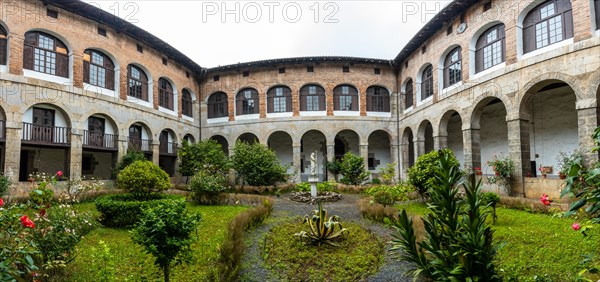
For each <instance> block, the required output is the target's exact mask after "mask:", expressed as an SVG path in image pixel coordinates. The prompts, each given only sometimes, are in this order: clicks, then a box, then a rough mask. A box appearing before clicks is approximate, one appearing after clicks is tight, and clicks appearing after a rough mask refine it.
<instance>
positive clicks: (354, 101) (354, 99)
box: [351, 94, 358, 111]
mask: <svg viewBox="0 0 600 282" xmlns="http://www.w3.org/2000/svg"><path fill="white" fill-rule="evenodd" d="M351 110H352V111H358V94H357V95H352V109H351Z"/></svg>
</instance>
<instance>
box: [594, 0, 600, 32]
mask: <svg viewBox="0 0 600 282" xmlns="http://www.w3.org/2000/svg"><path fill="white" fill-rule="evenodd" d="M594 6H595V8H596V29H600V0H594Z"/></svg>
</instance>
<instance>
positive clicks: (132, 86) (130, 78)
mask: <svg viewBox="0 0 600 282" xmlns="http://www.w3.org/2000/svg"><path fill="white" fill-rule="evenodd" d="M127 86H128V87H129V90H128V91H127V95H129V96H131V97H135V98H138V99H140V100H144V101H148V76H146V73H144V71H142V70H141V69H140V68H138V67H136V66H134V65H129V66H127Z"/></svg>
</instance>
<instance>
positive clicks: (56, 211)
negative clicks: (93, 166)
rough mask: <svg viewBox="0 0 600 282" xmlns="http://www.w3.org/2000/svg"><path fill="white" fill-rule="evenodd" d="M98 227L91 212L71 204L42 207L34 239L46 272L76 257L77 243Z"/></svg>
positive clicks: (51, 273) (63, 265) (50, 274)
mask: <svg viewBox="0 0 600 282" xmlns="http://www.w3.org/2000/svg"><path fill="white" fill-rule="evenodd" d="M96 227H97V223H96V220H95V218H94V217H93V216H92V215H91V214H90V213H81V212H76V211H75V210H74V209H73V208H72V207H71V206H70V205H64V204H61V205H57V206H54V207H52V208H50V209H42V210H41V211H40V214H39V220H37V226H36V228H34V229H33V230H32V231H33V242H34V243H35V247H36V249H37V250H38V251H39V256H38V257H39V261H41V264H40V265H42V266H43V268H44V269H43V270H44V272H45V273H46V275H49V276H53V275H55V274H57V273H60V271H61V270H63V269H64V268H65V267H66V265H67V264H68V263H70V262H72V261H73V260H74V259H75V257H76V252H75V250H76V249H75V247H76V246H77V244H78V243H79V242H80V241H81V240H82V239H83V237H84V236H86V235H87V234H89V233H90V232H92V230H94V229H95V228H96Z"/></svg>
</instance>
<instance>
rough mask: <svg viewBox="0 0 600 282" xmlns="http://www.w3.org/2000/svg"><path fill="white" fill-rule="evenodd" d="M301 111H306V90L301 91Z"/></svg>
mask: <svg viewBox="0 0 600 282" xmlns="http://www.w3.org/2000/svg"><path fill="white" fill-rule="evenodd" d="M299 95H300V99H299V100H300V111H306V102H307V101H306V94H305V90H302V89H301V90H300V94H299Z"/></svg>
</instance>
